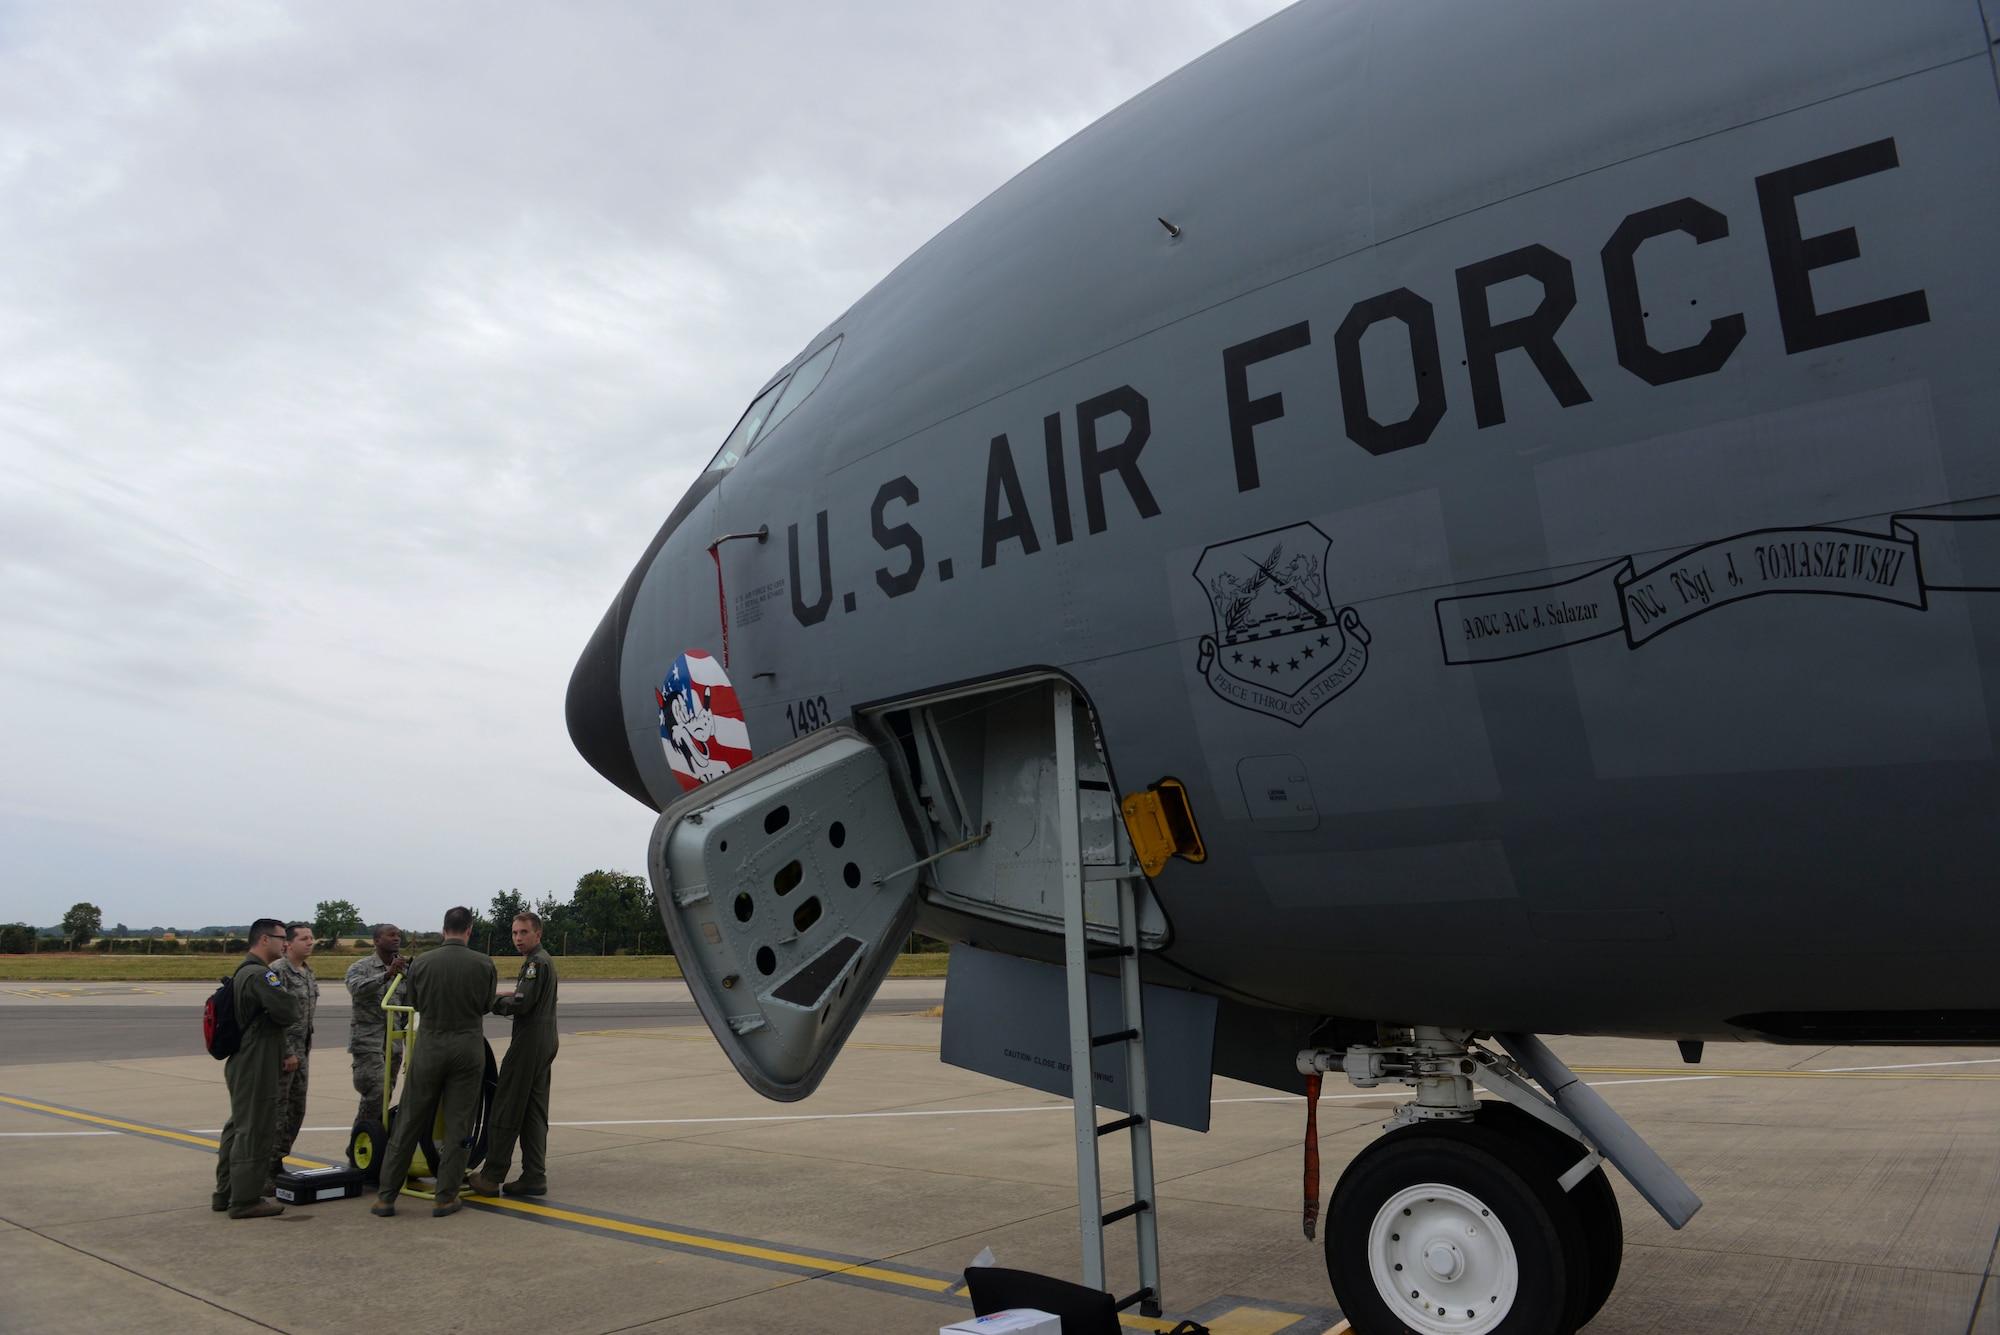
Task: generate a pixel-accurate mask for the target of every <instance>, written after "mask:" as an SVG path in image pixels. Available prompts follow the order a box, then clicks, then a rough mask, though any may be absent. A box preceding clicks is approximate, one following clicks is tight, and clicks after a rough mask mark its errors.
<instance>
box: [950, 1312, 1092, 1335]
mask: <svg viewBox="0 0 2000 1335" xmlns="http://www.w3.org/2000/svg"><path fill="white" fill-rule="evenodd" d="M938 1335H1062V1318H1061V1317H1059V1316H1050V1315H1049V1314H1048V1313H1047V1312H1038V1311H1036V1310H1035V1309H1034V1308H1032V1307H1010V1308H1008V1309H1007V1310H1006V1311H1004V1312H988V1313H987V1314H986V1315H985V1316H969V1317H967V1318H966V1319H965V1320H963V1321H954V1322H952V1323H951V1324H950V1325H949V1326H941V1327H939V1328H938Z"/></svg>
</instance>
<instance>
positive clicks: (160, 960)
mask: <svg viewBox="0 0 2000 1335" xmlns="http://www.w3.org/2000/svg"><path fill="white" fill-rule="evenodd" d="M242 958H243V957H242V956H241V955H236V956H228V955H98V954H91V953H85V954H81V955H67V954H65V955H53V954H52V955H0V982H37V983H43V982H66V983H80V982H96V983H157V982H172V981H176V980H179V981H192V982H201V981H206V980H207V979H210V978H220V977H222V975H223V974H225V973H227V972H229V971H231V970H232V969H233V968H234V967H235V963H236V961H237V960H240V959H242ZM358 958H360V957H359V956H356V955H324V956H322V955H315V956H313V960H312V966H313V975H314V976H315V977H317V978H322V979H338V978H341V977H343V976H345V974H346V973H347V966H348V965H350V964H352V963H353V962H354V961H355V960H356V959H358ZM948 958H950V957H949V956H947V955H944V954H942V953H938V954H926V955H898V956H897V957H896V963H895V964H894V966H893V967H891V968H890V970H889V976H890V977H891V978H942V977H944V966H945V961H946V960H947V959H948ZM493 962H494V963H495V964H497V965H499V966H500V977H501V979H502V980H503V981H506V980H511V979H512V978H513V976H514V971H515V970H516V969H517V968H519V967H520V966H519V964H518V963H517V962H516V959H515V957H514V956H511V955H502V956H496V957H495V959H494V961H493ZM556 976H557V977H559V978H570V979H590V978H601V979H630V978H679V977H680V976H681V967H680V962H679V961H678V960H676V959H675V958H674V957H673V956H672V955H568V956H560V955H559V956H557V957H556Z"/></svg>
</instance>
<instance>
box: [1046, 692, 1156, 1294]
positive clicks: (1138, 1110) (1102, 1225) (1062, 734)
mask: <svg viewBox="0 0 2000 1335" xmlns="http://www.w3.org/2000/svg"><path fill="white" fill-rule="evenodd" d="M1072 695H1073V693H1072V691H1071V689H1070V687H1069V685H1068V683H1066V682H1058V683H1056V687H1055V734H1056V824H1057V835H1058V840H1059V845H1060V855H1061V864H1062V865H1061V873H1062V903H1063V953H1064V962H1065V964H1066V966H1067V972H1068V984H1069V990H1068V1001H1069V1069H1070V1081H1071V1084H1070V1088H1071V1097H1072V1102H1073V1103H1074V1105H1075V1109H1076V1193H1077V1219H1078V1222H1079V1224H1080V1225H1081V1231H1082V1234H1083V1282H1084V1283H1085V1284H1087V1285H1089V1286H1090V1287H1091V1288H1094V1289H1104V1288H1105V1282H1104V1230H1105V1229H1106V1228H1107V1227H1108V1226H1110V1225H1112V1224H1115V1223H1118V1222H1119V1221H1121V1220H1125V1219H1130V1220H1132V1222H1133V1225H1134V1226H1135V1228H1136V1229H1137V1238H1136V1241H1137V1244H1138V1250H1139V1287H1138V1289H1137V1290H1136V1291H1134V1292H1133V1293H1131V1294H1130V1295H1128V1296H1127V1297H1125V1298H1123V1299H1120V1300H1119V1303H1118V1308H1119V1310H1120V1311H1123V1310H1124V1309H1126V1308H1128V1307H1131V1306H1133V1305H1134V1304H1137V1305H1138V1307H1139V1310H1140V1312H1141V1313H1142V1314H1143V1315H1146V1316H1158V1315H1159V1314H1160V1223H1159V1212H1158V1210H1157V1209H1156V1208H1155V1202H1156V1197H1155V1194H1154V1189H1153V1121H1152V1116H1151V1104H1150V1101H1149V1099H1148V1094H1147V1086H1146V1018H1145V1005H1144V994H1143V992H1142V991H1141V988H1140V984H1139V913H1138V877H1139V875H1140V870H1139V867H1138V866H1137V865H1136V863H1135V862H1134V860H1133V857H1132V853H1131V848H1130V841H1129V839H1128V838H1127V836H1126V833H1125V830H1124V826H1123V822H1122V821H1115V820H1114V822H1113V824H1114V826H1115V827H1116V835H1117V837H1116V839H1115V840H1114V843H1113V847H1114V849H1115V851H1116V855H1117V860H1116V861H1115V862H1113V863H1111V864H1109V865H1097V864H1091V865H1086V864H1085V863H1084V861H1083V830H1082V824H1083V822H1082V813H1081V810H1080V808H1079V806H1078V802H1079V784H1078V781H1077V761H1076V733H1077V729H1076V727H1075V725H1074V722H1073V718H1074V716H1073V713H1072V711H1073V709H1074V708H1075V702H1074V700H1073V698H1072ZM1086 735H1090V734H1088V733H1086ZM1102 881H1115V882H1116V883H1117V895H1116V901H1117V918H1118V921H1117V923H1116V932H1115V935H1114V938H1113V939H1114V940H1115V941H1116V942H1117V944H1115V945H1094V944H1092V942H1091V939H1090V930H1089V929H1090V928H1091V927H1092V926H1096V927H1097V928H1098V929H1099V931H1100V932H1102V931H1103V928H1104V924H1092V923H1090V922H1089V921H1088V919H1087V917H1086V914H1085V904H1084V897H1085V891H1086V889H1087V887H1088V885H1091V884H1095V883H1098V882H1102ZM1113 958H1115V959H1116V960H1117V961H1118V982H1119V991H1118V994H1119V1000H1120V1010H1121V1012H1122V1024H1121V1026H1120V1027H1119V1028H1116V1029H1113V1030H1110V1031H1108V1032H1106V1033H1098V1032H1097V1031H1096V1028H1095V1026H1094V1025H1093V1024H1092V1023H1091V1018H1090V964H1091V962H1092V961H1094V960H1102V959H1113ZM1112 1044H1117V1045H1119V1046H1121V1047H1122V1048H1123V1049H1124V1051H1125V1087H1126V1090H1127V1092H1128V1093H1129V1094H1130V1096H1131V1105H1132V1111H1131V1113H1130V1114H1129V1115H1127V1116H1125V1117H1120V1118H1118V1119H1116V1120H1115V1121H1110V1122H1105V1123H1103V1124H1101V1125H1100V1124H1099V1123H1098V1120H1097V1091H1096V1088H1095V1084H1096V1081H1095V1077H1094V1075H1093V1066H1094V1063H1093V1061H1092V1058H1093V1055H1094V1054H1095V1052H1096V1050H1097V1049H1098V1048H1101V1047H1107V1046H1110V1045H1112ZM1120 1131H1123V1132H1126V1133H1127V1135H1128V1137H1129V1142H1130V1146H1131V1150H1132V1202H1131V1204H1129V1205H1125V1206H1121V1207H1120V1208H1118V1209H1116V1210H1111V1211H1106V1210H1105V1208H1104V1191H1103V1186H1102V1183H1101V1180H1100V1177H1099V1173H1098V1157H1097V1142H1098V1140H1099V1139H1100V1138H1102V1137H1104V1136H1108V1135H1112V1134H1114V1133H1116V1132H1120Z"/></svg>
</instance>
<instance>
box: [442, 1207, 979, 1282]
mask: <svg viewBox="0 0 2000 1335" xmlns="http://www.w3.org/2000/svg"><path fill="white" fill-rule="evenodd" d="M476 1199H477V1200H478V1202H479V1203H480V1204H481V1205H484V1206H487V1207H488V1208H490V1209H495V1210H512V1211H514V1212H515V1213H516V1214H521V1215H526V1216H529V1217H531V1218H535V1219H554V1220H559V1221H561V1222H563V1223H567V1224H583V1225H586V1226H587V1227H590V1228H593V1229H602V1230H604V1231H606V1232H611V1233H627V1234H630V1235H631V1236H633V1237H637V1238H653V1239H656V1240H658V1241H660V1242H671V1243H673V1244H675V1245H676V1246H681V1247H695V1248H699V1249H700V1250H702V1251H707V1252H720V1253H722V1254H723V1255H726V1256H743V1257H748V1258H750V1259H752V1260H757V1261H775V1262H777V1263H778V1264H780V1265H790V1266H799V1267H802V1268H805V1269H810V1270H823V1271H826V1272H827V1273H828V1274H838V1275H854V1276H856V1277H857V1278H861V1279H873V1280H878V1281H880V1282H882V1283H884V1284H899V1285H902V1286H903V1287H905V1288H911V1289H922V1290H924V1291H925V1292H926V1293H944V1292H947V1291H949V1290H950V1289H951V1287H952V1285H953V1283H954V1281H952V1280H949V1279H933V1278H931V1277H930V1276H929V1275H913V1274H911V1273H909V1272H908V1271H905V1270H891V1269H889V1268H887V1267H885V1266H879V1265H867V1264H860V1265H856V1264H851V1263H843V1262H840V1261H829V1260H828V1259H827V1258H825V1257H824V1256H811V1255H808V1254H806V1253H805V1252H788V1251H785V1250H783V1249H782V1248H778V1247H769V1246H764V1245H761V1244H757V1243H748V1242H731V1241H729V1240H727V1239H725V1238H710V1237H704V1236H702V1235H701V1234H699V1233H682V1232H680V1231H678V1230H676V1229H671V1228H659V1227H656V1226H654V1225H652V1224H634V1223H630V1222H627V1221H626V1220H623V1219H614V1218H611V1217H609V1216H606V1215H599V1214H590V1213H587V1212H585V1211H582V1210H566V1209H562V1208H560V1207H558V1206H553V1205H541V1204H538V1203H536V1202H533V1201H523V1200H513V1199H509V1198H507V1197H504V1196H501V1197H494V1196H480V1197H477V1198H476Z"/></svg>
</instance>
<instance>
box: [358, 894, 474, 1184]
mask: <svg viewBox="0 0 2000 1335" xmlns="http://www.w3.org/2000/svg"><path fill="white" fill-rule="evenodd" d="M471 935H472V910H471V909H468V908H455V909H452V910H450V911H449V912H447V913H446V914H445V915H444V944H443V945H441V946H439V947H438V948H437V949H436V950H430V951H426V952H424V953H423V954H422V955H419V956H418V957H417V959H416V961H415V962H414V963H413V964H411V965H410V969H409V983H408V984H407V986H408V988H409V993H410V1002H409V1004H410V1005H413V1006H415V1007H416V1008H417V1014H418V1015H419V1016H420V1017H422V1024H421V1026H420V1027H419V1029H418V1031H417V1042H416V1056H415V1058H414V1059H413V1060H412V1061H411V1063H410V1079H409V1083H408V1084H407V1085H405V1086H404V1089H403V1097H402V1101H401V1104H400V1106H401V1109H402V1111H401V1112H400V1113H398V1114H397V1117H396V1129H395V1130H394V1131H393V1132H391V1133H390V1135H389V1149H388V1152H387V1153H386V1154H385V1155H384V1156H383V1160H382V1183H381V1186H380V1188H379V1199H378V1200H377V1201H376V1203H375V1205H374V1206H373V1207H371V1209H370V1211H369V1212H370V1213H371V1214H378V1215H393V1214H394V1213H396V1197H397V1196H398V1195H399V1194H400V1193H401V1192H402V1190H403V1179H404V1177H406V1176H407V1175H408V1174H409V1171H410V1157H411V1156H412V1155H413V1154H414V1153H415V1152H416V1148H417V1136H418V1134H419V1133H420V1132H421V1131H423V1130H424V1129H425V1128H424V1126H423V1125H422V1123H423V1122H424V1121H425V1114H426V1112H427V1110H428V1109H429V1108H430V1106H431V1104H432V1102H433V1101H441V1105H442V1107H443V1109H444V1134H443V1135H441V1136H439V1137H438V1141H437V1147H438V1152H439V1153H438V1157H439V1159H440V1162H439V1163H438V1165H437V1187H436V1195H435V1198H434V1199H433V1200H432V1202H431V1213H432V1214H433V1215H448V1214H456V1213H457V1212H458V1209H459V1199H458V1189H459V1187H460V1185H461V1184H462V1182H463V1180H464V1177H465V1158H466V1151H467V1149H468V1148H469V1145H468V1142H469V1141H470V1139H471V1136H472V1129H473V1125H474V1123H475V1122H476V1121H477V1120H478V1118H479V1082H480V1079H481V1077H483V1076H484V1075H485V1074H486V1035H485V1032H484V1031H483V1029H482V1027H481V1017H483V1016H484V1015H485V1014H486V1012H487V1011H489V1010H491V1009H492V1008H493V991H494V987H495V985H496V983H497V982H498V978H499V974H498V971H497V970H495V969H494V967H493V961H492V960H491V959H490V958H488V957H487V956H485V955H482V954H480V953H479V952H478V951H476V950H474V949H473V948H472V947H471V945H470V944H469V938H470V937H471Z"/></svg>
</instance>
